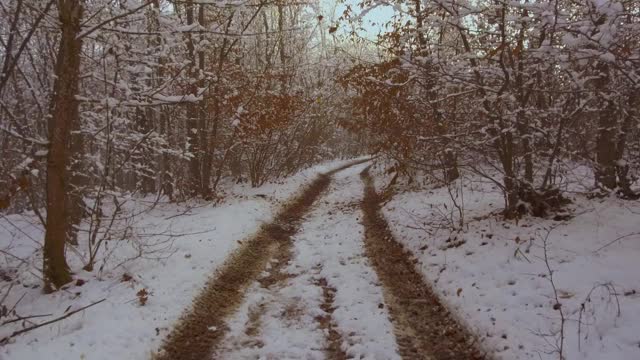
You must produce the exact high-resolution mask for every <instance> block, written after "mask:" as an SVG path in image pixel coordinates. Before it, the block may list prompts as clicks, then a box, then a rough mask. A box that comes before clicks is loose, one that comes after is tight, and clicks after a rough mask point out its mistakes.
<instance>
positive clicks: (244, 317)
mask: <svg viewBox="0 0 640 360" xmlns="http://www.w3.org/2000/svg"><path fill="white" fill-rule="evenodd" d="M332 177H333V181H332ZM360 177H361V178H362V179H360ZM327 190H328V191H327ZM321 195H322V197H321ZM314 202H315V204H314ZM379 205H380V198H379V197H378V196H377V194H376V192H375V189H374V188H373V185H372V181H371V178H370V177H369V175H368V164H366V163H362V162H360V163H354V164H350V166H345V167H343V168H341V169H336V170H334V171H332V172H331V173H329V174H326V175H322V176H320V177H319V178H318V179H317V180H315V181H314V182H313V183H312V184H311V185H310V186H309V187H308V188H307V189H306V190H305V191H304V192H303V193H302V194H301V195H300V196H299V197H298V198H296V199H295V200H293V201H292V202H291V203H289V205H287V206H286V207H285V208H284V209H283V210H282V211H281V212H280V214H279V215H278V216H276V218H275V220H274V222H272V223H271V224H268V225H266V226H264V227H263V228H262V230H261V231H260V232H259V233H258V234H257V235H256V236H255V237H254V238H252V239H250V240H248V241H246V242H245V243H244V244H243V246H242V248H241V249H240V250H238V251H237V253H236V254H235V255H234V256H233V257H232V258H231V259H229V260H228V261H227V263H226V264H225V266H224V267H223V269H221V270H220V271H219V272H218V274H217V276H216V277H215V278H213V279H212V280H211V281H210V283H209V284H208V285H207V287H206V289H205V290H204V291H203V293H202V294H200V295H199V296H198V297H197V298H196V299H195V300H194V306H193V308H192V309H191V310H190V312H188V313H187V314H186V315H185V316H184V317H183V318H182V320H181V322H180V323H179V324H178V326H176V328H175V329H174V331H173V332H172V333H171V334H170V336H169V337H168V338H167V340H166V341H165V344H164V346H163V349H162V350H161V352H160V353H159V354H157V355H156V356H155V357H154V358H155V359H233V360H235V359H274V360H275V359H338V360H340V359H381V360H382V359H384V360H391V359H401V358H402V359H436V360H440V359H482V358H484V356H483V355H482V354H481V353H480V352H478V351H477V350H476V348H475V346H474V344H473V340H472V339H473V337H472V336H470V335H469V333H468V332H466V331H465V330H464V329H462V328H461V327H460V326H459V325H458V324H457V323H456V322H455V321H454V320H453V317H452V316H450V314H448V313H447V311H446V310H445V307H443V306H442V305H441V304H440V303H439V302H438V299H437V297H436V296H435V295H434V294H433V293H432V292H431V291H430V289H429V286H428V285H427V284H425V282H424V279H423V278H422V276H421V275H420V274H419V273H418V272H417V271H416V270H415V268H414V261H413V260H412V257H411V256H410V255H409V254H407V253H406V252H405V251H404V250H403V249H402V246H401V245H399V243H397V242H396V241H395V240H394V239H393V236H392V235H391V233H390V231H389V229H388V226H387V224H386V222H385V221H384V218H383V217H382V216H380V215H379V212H378V208H379Z"/></svg>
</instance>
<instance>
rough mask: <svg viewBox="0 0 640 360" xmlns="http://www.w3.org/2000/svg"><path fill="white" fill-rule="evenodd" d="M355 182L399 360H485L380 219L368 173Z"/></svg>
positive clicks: (372, 258)
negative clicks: (361, 187) (360, 186)
mask: <svg viewBox="0 0 640 360" xmlns="http://www.w3.org/2000/svg"><path fill="white" fill-rule="evenodd" d="M360 176H361V178H362V180H363V181H364V183H365V194H364V199H363V202H362V210H363V212H364V218H363V222H364V226H365V235H366V236H365V250H366V254H367V256H368V257H369V258H370V260H371V263H372V265H373V267H374V269H375V271H376V273H377V274H378V277H379V278H380V280H381V281H382V284H383V287H384V298H385V302H386V303H387V306H388V307H389V313H390V314H391V320H392V322H393V324H394V331H395V334H396V338H397V341H398V346H399V347H400V355H401V356H402V357H403V358H404V359H411V360H414V359H416V360H417V359H429V360H454V359H455V360H479V359H488V358H489V357H488V356H487V355H486V354H484V353H483V352H482V351H481V350H480V349H479V347H478V346H476V341H475V337H474V336H473V335H472V334H471V333H470V332H469V331H467V329H465V328H463V327H462V326H461V325H460V324H459V323H458V322H457V321H456V320H455V319H454V317H453V316H452V315H451V314H450V313H449V312H448V310H447V308H446V307H445V306H443V305H442V304H441V303H440V300H439V299H438V297H437V295H436V294H434V292H433V290H432V289H431V287H430V286H429V285H428V284H426V283H425V279H424V277H423V276H422V275H421V274H420V273H419V272H418V271H417V270H416V269H415V260H413V258H412V256H411V254H410V253H409V252H408V251H406V250H405V249H404V248H403V247H402V245H401V244H400V243H398V242H397V241H396V240H395V239H394V238H393V235H392V233H391V230H390V229H389V225H388V224H387V222H386V220H385V219H384V217H383V216H382V215H381V214H380V209H379V208H380V203H381V198H380V197H379V196H378V194H377V193H376V190H375V188H374V186H373V181H372V179H371V176H370V175H369V168H367V169H365V170H364V171H363V172H362V173H361V174H360Z"/></svg>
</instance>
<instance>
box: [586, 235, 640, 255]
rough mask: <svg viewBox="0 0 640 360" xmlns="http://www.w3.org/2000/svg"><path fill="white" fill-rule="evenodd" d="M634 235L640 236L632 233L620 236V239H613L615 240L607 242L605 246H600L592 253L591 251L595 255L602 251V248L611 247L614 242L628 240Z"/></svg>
mask: <svg viewBox="0 0 640 360" xmlns="http://www.w3.org/2000/svg"><path fill="white" fill-rule="evenodd" d="M635 235H640V232H633V233H630V234H627V235H622V236H620V237H617V238H615V239H613V240H611V241H610V242H608V243H606V244H604V245H602V246H601V247H599V248H598V249H597V250H594V251H593V253H594V254H595V253H597V252H598V251H600V250H602V249H604V248H606V247H608V246H610V245H613V244H614V243H616V242H618V241H620V240H622V239H624V238H628V237H630V236H635Z"/></svg>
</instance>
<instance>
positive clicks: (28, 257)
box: [0, 161, 344, 360]
mask: <svg viewBox="0 0 640 360" xmlns="http://www.w3.org/2000/svg"><path fill="white" fill-rule="evenodd" d="M343 163H344V162H341V161H337V162H336V161H334V162H327V163H324V164H321V165H317V166H314V167H311V168H309V169H307V170H304V171H302V172H300V173H298V174H296V175H294V176H292V177H290V178H288V179H287V180H286V181H282V182H280V183H277V184H276V183H273V184H267V185H265V186H263V187H261V188H256V189H249V188H247V187H246V186H245V185H238V186H236V188H233V189H229V190H228V194H227V197H226V199H227V200H225V201H224V202H223V203H222V204H218V205H217V206H212V205H210V204H208V203H203V204H189V206H191V208H189V207H185V204H182V205H176V204H168V203H165V204H160V205H158V206H157V207H156V208H155V209H153V210H152V211H150V212H147V213H143V214H140V215H138V216H137V218H136V219H135V222H134V223H133V224H130V225H131V226H134V227H135V228H136V229H138V232H139V233H138V237H140V239H138V240H140V241H144V242H146V243H147V244H149V243H157V244H159V246H160V247H159V249H162V248H163V247H167V245H169V244H171V245H172V246H171V247H170V248H169V247H167V248H165V249H163V250H162V251H159V252H158V253H155V254H147V255H146V256H145V258H141V259H136V260H133V261H128V262H124V263H123V264H122V265H120V266H117V264H118V263H120V262H121V261H123V260H126V259H127V258H129V257H132V256H135V255H136V248H135V246H133V244H134V241H133V240H132V239H128V240H112V241H109V242H107V246H108V247H107V248H106V249H107V251H106V252H105V255H104V258H103V260H105V265H104V268H103V269H102V270H97V269H96V271H94V272H92V273H90V272H86V271H83V270H81V267H82V263H81V262H80V258H79V257H77V256H75V255H74V253H69V256H70V259H69V262H70V266H71V268H72V269H73V270H74V271H75V278H76V279H82V280H84V281H85V283H84V284H82V285H81V286H78V285H75V284H74V285H72V286H70V287H68V288H66V289H65V290H62V291H58V292H56V293H53V294H50V295H43V294H42V291H41V289H40V288H39V286H40V285H41V280H40V277H41V275H40V273H39V270H36V269H40V267H41V242H42V238H43V232H42V227H41V226H40V224H39V223H38V222H37V220H36V217H35V216H34V215H33V214H26V215H9V216H6V217H4V216H3V217H2V218H0V249H2V250H3V251H8V252H10V253H11V254H13V255H15V256H17V257H19V258H22V259H24V261H25V263H26V264H28V266H27V265H26V264H21V261H20V260H17V259H15V258H13V257H10V256H5V257H4V258H2V259H0V261H1V265H0V269H3V271H4V269H11V268H15V269H16V272H15V274H14V273H11V275H12V276H15V277H16V278H17V279H19V281H20V285H18V286H15V287H14V288H13V290H12V291H11V293H10V295H9V297H8V298H7V300H6V301H5V304H14V303H16V302H18V301H19V299H20V296H23V294H24V298H22V299H21V300H20V301H19V303H18V305H17V306H16V311H17V313H18V314H20V315H22V316H28V315H35V314H53V316H51V317H45V318H42V319H44V320H49V319H51V318H54V317H57V316H61V315H63V314H64V312H65V309H67V308H68V307H70V306H71V307H72V308H79V307H81V306H84V305H88V304H90V303H92V302H94V301H97V300H101V299H103V298H106V301H105V302H103V303H101V304H98V305H96V306H94V307H92V308H90V309H88V310H85V311H83V312H81V313H79V314H75V315H72V316H71V317H69V318H68V319H65V320H62V321H60V322H57V323H55V324H53V325H50V326H45V327H42V328H40V329H37V330H34V331H31V332H28V333H26V334H24V335H21V336H18V337H16V338H14V339H13V340H12V341H11V343H10V344H8V345H6V346H4V347H2V348H0V359H21V360H31V359H44V358H48V359H92V360H93V359H142V358H147V357H149V355H150V354H151V352H152V351H154V350H156V349H157V347H158V346H159V345H160V343H161V341H162V339H163V338H164V337H165V336H166V334H167V333H168V330H169V329H170V328H171V326H172V324H173V323H174V322H175V321H176V320H177V319H178V317H179V316H180V314H181V313H182V311H183V310H184V309H185V308H186V307H188V306H189V305H190V303H191V300H192V298H193V297H194V296H195V294H196V293H197V292H198V291H199V290H200V289H201V287H202V286H203V285H204V283H205V280H206V279H207V278H208V277H209V276H211V274H212V273H213V272H214V270H215V269H216V268H217V267H218V266H219V265H221V264H222V262H223V261H224V259H225V258H226V257H227V256H228V255H229V254H230V253H231V252H232V251H233V250H234V249H236V247H237V246H238V242H237V241H238V240H242V239H243V238H245V237H247V236H249V235H250V234H252V233H253V232H254V231H256V229H257V228H258V227H259V226H260V224H262V223H264V222H267V221H270V219H271V216H272V213H273V211H274V210H275V209H276V208H277V205H278V203H280V202H282V201H284V200H285V199H287V198H288V197H290V196H291V195H293V194H294V193H295V192H296V191H298V189H300V187H301V186H303V185H304V184H305V183H307V182H309V181H310V180H311V179H313V178H315V176H316V175H317V174H318V173H320V172H325V171H327V170H329V169H332V168H334V167H337V166H340V165H341V164H343ZM259 194H266V195H267V196H266V197H264V196H257V195H259ZM140 201H141V202H142V200H140ZM180 213H184V215H182V216H177V217H176V216H175V215H176V214H180ZM161 233H164V234H165V235H166V234H168V233H171V234H176V235H178V234H187V235H184V236H176V237H174V238H171V237H167V236H162V235H160V234H161ZM78 249H79V251H83V249H82V247H80V248H78ZM102 264H103V262H101V261H98V262H97V266H96V268H98V267H100V266H101V265H102ZM125 274H126V275H125ZM128 276H130V277H131V279H126V278H127V277H128ZM123 277H124V278H123ZM7 288H8V284H7V283H5V282H3V283H2V284H1V288H0V289H1V291H0V293H1V294H2V295H4V293H5V291H6V289H7ZM142 289H145V290H146V292H148V293H149V295H148V300H147V301H146V304H145V305H144V306H142V305H141V303H140V300H139V298H138V296H137V295H136V294H137V293H138V292H139V291H141V290H142ZM39 320H41V319H35V322H39ZM14 325H15V326H13V327H11V326H3V327H2V329H1V331H2V332H1V333H0V337H4V336H7V335H9V334H10V333H11V332H13V331H15V330H18V329H21V328H22V327H21V323H16V324H14ZM212 331H215V329H212Z"/></svg>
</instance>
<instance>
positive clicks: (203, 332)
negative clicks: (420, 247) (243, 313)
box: [152, 160, 368, 360]
mask: <svg viewBox="0 0 640 360" xmlns="http://www.w3.org/2000/svg"><path fill="white" fill-rule="evenodd" d="M366 161H368V160H360V161H355V162H352V163H349V164H346V165H344V166H342V167H339V168H337V169H334V170H332V171H330V172H328V173H326V174H321V175H319V176H318V177H317V179H316V180H314V181H313V182H312V183H311V184H310V185H309V186H308V187H307V188H306V189H304V191H303V192H302V193H301V194H300V195H299V196H297V197H296V198H295V199H293V200H291V201H290V202H288V203H287V204H286V205H285V206H284V207H283V208H282V209H281V210H280V212H279V213H278V214H277V215H276V217H275V219H274V220H273V221H272V222H271V223H269V224H266V225H264V226H262V227H261V229H260V230H259V231H258V233H257V234H255V235H254V236H253V237H252V238H250V239H247V240H245V241H244V242H243V245H242V246H241V247H240V249H238V250H237V251H236V252H235V253H234V254H232V255H231V256H230V258H229V259H227V261H226V262H225V263H224V265H223V266H222V267H221V268H220V269H218V271H216V273H215V274H214V276H213V277H212V278H211V279H210V280H209V281H208V282H207V284H206V285H205V288H204V290H203V291H202V292H201V293H200V294H199V295H197V296H196V298H195V299H194V300H193V304H192V306H191V308H190V309H189V310H188V311H187V312H186V313H185V314H183V315H182V317H181V319H180V320H179V322H178V324H177V325H176V326H175V327H174V329H173V331H172V332H171V333H170V334H169V335H168V336H167V338H166V339H165V341H164V343H163V345H162V347H161V349H160V351H158V353H156V354H154V356H153V357H152V358H153V359H154V360H202V359H209V358H210V357H211V356H212V353H213V351H214V348H215V346H216V345H217V344H218V343H219V342H220V341H221V340H222V339H223V338H224V335H225V334H226V332H227V331H226V330H227V329H226V328H225V326H226V325H225V322H224V321H225V319H226V318H227V317H228V316H230V315H231V314H233V312H234V311H235V310H236V309H237V308H238V306H239V305H240V303H241V301H242V299H243V297H244V295H245V291H246V289H247V288H248V286H249V285H250V284H251V283H252V282H253V281H254V280H256V279H257V278H258V276H259V274H260V273H261V272H262V271H263V270H264V269H265V268H266V265H267V263H268V262H269V261H270V259H272V258H274V257H275V258H279V257H282V256H284V257H286V256H287V255H286V254H288V253H289V251H290V248H291V236H293V235H294V234H295V233H296V232H297V230H298V227H299V225H300V221H301V219H302V217H303V216H304V215H305V214H306V213H308V212H309V210H310V209H311V206H312V205H313V203H314V202H315V201H316V200H317V199H318V197H320V195H321V194H322V192H323V191H324V190H326V189H327V187H328V186H329V183H330V182H331V176H332V175H333V174H335V173H336V172H338V171H341V170H344V169H346V168H348V167H351V166H355V165H358V164H361V163H364V162H366Z"/></svg>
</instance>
